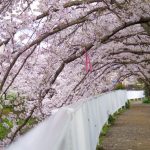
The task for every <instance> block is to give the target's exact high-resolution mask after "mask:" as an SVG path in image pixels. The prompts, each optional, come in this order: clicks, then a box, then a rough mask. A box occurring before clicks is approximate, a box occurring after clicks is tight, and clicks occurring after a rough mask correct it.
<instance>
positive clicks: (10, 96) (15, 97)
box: [6, 92, 17, 101]
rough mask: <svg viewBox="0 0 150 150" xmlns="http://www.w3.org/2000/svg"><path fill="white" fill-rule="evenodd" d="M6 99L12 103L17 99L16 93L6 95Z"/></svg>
mask: <svg viewBox="0 0 150 150" xmlns="http://www.w3.org/2000/svg"><path fill="white" fill-rule="evenodd" d="M6 99H7V100H10V101H14V100H16V99H17V95H16V93H13V92H10V93H8V94H7V95H6Z"/></svg>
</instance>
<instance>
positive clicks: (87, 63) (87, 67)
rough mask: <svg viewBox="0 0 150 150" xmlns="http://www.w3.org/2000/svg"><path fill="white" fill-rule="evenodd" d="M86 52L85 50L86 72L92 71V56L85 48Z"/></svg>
mask: <svg viewBox="0 0 150 150" xmlns="http://www.w3.org/2000/svg"><path fill="white" fill-rule="evenodd" d="M84 52H85V66H86V72H88V71H90V72H92V64H91V61H90V57H89V55H88V53H87V51H86V49H85V48H84Z"/></svg>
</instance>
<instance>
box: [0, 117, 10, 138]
mask: <svg viewBox="0 0 150 150" xmlns="http://www.w3.org/2000/svg"><path fill="white" fill-rule="evenodd" d="M11 128H13V123H12V121H9V120H8V119H6V118H5V119H3V120H2V121H1V123H0V140H3V139H4V138H5V137H6V136H7V135H8V133H9V132H10V131H11Z"/></svg>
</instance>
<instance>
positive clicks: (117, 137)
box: [102, 103, 150, 150]
mask: <svg viewBox="0 0 150 150" xmlns="http://www.w3.org/2000/svg"><path fill="white" fill-rule="evenodd" d="M102 146H103V148H104V150H150V104H140V103H134V104H132V105H131V108H130V109H129V110H127V111H126V112H124V113H123V114H121V115H120V116H119V117H118V118H117V120H116V122H115V124H114V125H113V126H112V127H111V128H110V129H109V131H108V133H107V135H106V137H105V138H104V141H103V144H102Z"/></svg>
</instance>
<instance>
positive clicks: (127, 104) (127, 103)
mask: <svg viewBox="0 0 150 150" xmlns="http://www.w3.org/2000/svg"><path fill="white" fill-rule="evenodd" d="M125 108H126V109H129V108H130V101H129V100H128V101H127V102H126V103H125Z"/></svg>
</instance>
